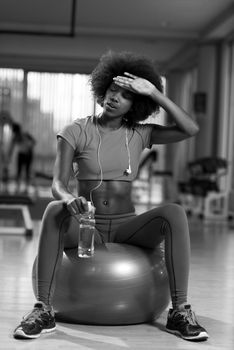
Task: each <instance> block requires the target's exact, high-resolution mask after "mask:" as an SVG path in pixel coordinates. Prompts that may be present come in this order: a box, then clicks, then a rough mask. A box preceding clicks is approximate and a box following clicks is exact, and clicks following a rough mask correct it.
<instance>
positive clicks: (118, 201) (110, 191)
mask: <svg viewBox="0 0 234 350" xmlns="http://www.w3.org/2000/svg"><path fill="white" fill-rule="evenodd" d="M99 183H100V181H93V180H92V181H91V180H82V181H81V180H80V181H79V184H78V193H79V196H83V197H85V198H86V199H87V200H88V201H90V192H91V190H92V189H94V188H95V187H96V186H98V185H99ZM131 191H132V183H131V182H130V181H114V180H111V181H109V180H103V181H102V184H101V185H100V186H99V187H98V188H97V189H96V190H94V191H93V192H92V200H93V204H94V206H95V208H96V214H127V213H132V212H134V211H135V209H134V206H133V203H132V199H131Z"/></svg>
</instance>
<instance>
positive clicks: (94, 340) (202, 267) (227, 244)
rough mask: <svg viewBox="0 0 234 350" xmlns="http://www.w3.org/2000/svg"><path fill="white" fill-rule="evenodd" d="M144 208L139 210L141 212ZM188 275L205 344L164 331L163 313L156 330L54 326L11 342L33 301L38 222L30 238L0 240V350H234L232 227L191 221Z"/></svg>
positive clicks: (150, 327)
mask: <svg viewBox="0 0 234 350" xmlns="http://www.w3.org/2000/svg"><path fill="white" fill-rule="evenodd" d="M144 210H146V208H145V207H144V205H142V206H141V207H137V211H138V212H139V213H140V212H142V211H144ZM189 225H190V235H191V253H192V254H191V272H190V284H189V302H190V303H191V304H192V306H193V309H194V310H195V311H196V314H197V316H198V320H199V321H200V323H201V324H202V325H203V326H204V327H205V328H206V329H207V331H208V332H209V334H210V338H209V340H208V341H206V342H204V343H192V342H187V341H184V340H182V339H180V338H178V337H175V336H174V335H171V334H169V333H167V332H165V323H166V316H167V310H166V311H165V312H164V313H163V314H162V315H161V317H160V318H159V319H158V320H157V323H156V324H154V325H151V324H139V325H129V326H86V325H78V324H65V323H58V324H57V331H56V332H54V333H51V334H47V335H43V336H41V337H40V338H39V339H37V340H15V339H14V338H13V337H12V332H13V330H14V328H15V327H16V326H17V325H18V323H19V322H20V320H21V318H22V316H23V315H25V314H26V313H27V312H28V311H30V310H31V308H32V305H33V303H34V301H35V299H34V295H33V292H32V283H31V269H32V263H33V261H34V258H35V255H36V252H37V244H38V235H39V227H40V221H39V220H34V235H33V237H32V238H31V239H29V238H27V237H25V236H22V235H20V236H19V235H0V261H1V269H0V280H1V287H0V308H1V327H0V339H1V342H0V349H4V350H8V349H9V350H13V349H17V350H20V349H23V350H26V349H30V350H31V349H34V350H37V349H38V350H39V349H40V350H41V349H50V350H53V349H60V348H61V349H68V350H70V349H76V350H85V349H93V350H94V349H100V350H105V349H107V350H112V349H113V350H114V349H116V350H117V349H118V350H120V349H133V350H137V349H140V350H143V349H148V350H150V349H159V350H164V349H168V350H169V349H170V350H172V349H173V350H174V349H186V350H190V349H194V350H197V349H206V350H211V349H212V350H213V349H217V350H220V349H225V350H229V349H230V350H233V348H234V278H233V276H234V254H233V252H234V227H233V226H231V225H230V224H229V223H225V222H215V221H210V222H203V221H200V220H199V219H196V218H190V219H189Z"/></svg>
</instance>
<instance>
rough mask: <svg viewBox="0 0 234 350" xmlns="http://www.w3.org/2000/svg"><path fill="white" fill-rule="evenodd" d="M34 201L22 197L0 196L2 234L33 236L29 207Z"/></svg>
mask: <svg viewBox="0 0 234 350" xmlns="http://www.w3.org/2000/svg"><path fill="white" fill-rule="evenodd" d="M32 204H33V200H32V199H31V198H30V197H28V196H22V195H14V196H13V195H1V194H0V234H16V235H18V234H19V235H27V236H31V235H32V234H33V222H32V219H31V214H30V211H29V206H30V205H32Z"/></svg>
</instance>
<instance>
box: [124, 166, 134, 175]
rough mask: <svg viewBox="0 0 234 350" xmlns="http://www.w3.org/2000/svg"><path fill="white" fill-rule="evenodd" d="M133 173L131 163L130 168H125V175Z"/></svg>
mask: <svg viewBox="0 0 234 350" xmlns="http://www.w3.org/2000/svg"><path fill="white" fill-rule="evenodd" d="M131 173H132V169H131V166H130V165H129V167H128V169H125V170H124V175H126V176H128V175H130V174H131Z"/></svg>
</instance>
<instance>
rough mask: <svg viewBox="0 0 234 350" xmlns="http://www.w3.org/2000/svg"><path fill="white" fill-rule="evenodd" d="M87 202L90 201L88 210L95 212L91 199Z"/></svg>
mask: <svg viewBox="0 0 234 350" xmlns="http://www.w3.org/2000/svg"><path fill="white" fill-rule="evenodd" d="M87 203H88V212H89V213H95V207H94V206H93V205H92V203H91V202H90V201H88V202H87Z"/></svg>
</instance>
